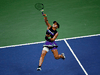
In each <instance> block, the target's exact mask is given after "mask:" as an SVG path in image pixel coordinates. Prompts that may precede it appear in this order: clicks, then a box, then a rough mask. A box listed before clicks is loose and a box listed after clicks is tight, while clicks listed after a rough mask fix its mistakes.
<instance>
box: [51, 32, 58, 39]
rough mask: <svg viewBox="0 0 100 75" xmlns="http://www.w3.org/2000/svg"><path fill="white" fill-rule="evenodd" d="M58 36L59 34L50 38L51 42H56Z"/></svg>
mask: <svg viewBox="0 0 100 75" xmlns="http://www.w3.org/2000/svg"><path fill="white" fill-rule="evenodd" d="M57 36H58V32H57V33H56V34H55V35H54V37H53V38H50V40H51V41H54V40H55V39H56V38H57Z"/></svg>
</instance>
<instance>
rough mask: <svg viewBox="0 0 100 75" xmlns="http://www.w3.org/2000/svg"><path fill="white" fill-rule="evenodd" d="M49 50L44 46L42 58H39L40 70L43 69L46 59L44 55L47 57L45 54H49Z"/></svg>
mask: <svg viewBox="0 0 100 75" xmlns="http://www.w3.org/2000/svg"><path fill="white" fill-rule="evenodd" d="M48 51H49V49H48V48H47V47H44V48H43V50H42V53H41V57H40V60H39V66H38V68H37V70H38V71H40V70H41V66H42V63H43V61H44V57H45V55H46V54H47V52H48Z"/></svg>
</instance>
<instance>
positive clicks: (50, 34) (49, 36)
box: [37, 14, 65, 71]
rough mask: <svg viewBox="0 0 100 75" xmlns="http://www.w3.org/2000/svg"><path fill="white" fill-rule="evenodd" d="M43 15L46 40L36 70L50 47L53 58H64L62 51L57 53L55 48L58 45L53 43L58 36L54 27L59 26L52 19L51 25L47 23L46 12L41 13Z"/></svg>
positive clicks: (39, 67) (38, 69) (39, 68)
mask: <svg viewBox="0 0 100 75" xmlns="http://www.w3.org/2000/svg"><path fill="white" fill-rule="evenodd" d="M43 16H44V20H45V23H46V25H47V31H46V36H45V39H46V42H45V44H44V45H43V50H42V53H41V57H40V60H39V66H38V68H37V71H40V70H41V66H42V63H43V61H44V57H45V55H46V54H47V52H49V50H50V49H51V51H52V53H53V54H54V57H55V59H60V58H62V59H65V55H64V53H62V54H61V55H60V54H58V50H57V47H58V46H57V44H56V43H55V39H56V38H57V36H58V32H57V30H56V29H57V28H59V24H58V23H57V22H56V21H54V22H53V26H51V25H50V24H49V23H48V20H47V16H46V14H43Z"/></svg>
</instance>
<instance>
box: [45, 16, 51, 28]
mask: <svg viewBox="0 0 100 75" xmlns="http://www.w3.org/2000/svg"><path fill="white" fill-rule="evenodd" d="M44 20H45V23H46V25H47V26H48V27H51V25H50V24H49V23H48V20H47V17H44Z"/></svg>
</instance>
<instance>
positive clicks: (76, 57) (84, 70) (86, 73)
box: [64, 39, 88, 75]
mask: <svg viewBox="0 0 100 75" xmlns="http://www.w3.org/2000/svg"><path fill="white" fill-rule="evenodd" d="M64 41H65V43H66V45H67V46H68V48H69V49H70V51H71V53H72V54H73V56H74V57H75V59H76V60H77V62H78V64H79V65H80V67H81V68H82V70H83V71H84V73H85V74H86V75H88V73H87V72H86V70H85V69H84V67H83V66H82V64H81V62H80V61H79V59H78V58H77V56H76V55H75V53H74V51H73V50H72V48H71V47H70V45H69V44H68V42H67V41H66V39H64Z"/></svg>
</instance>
